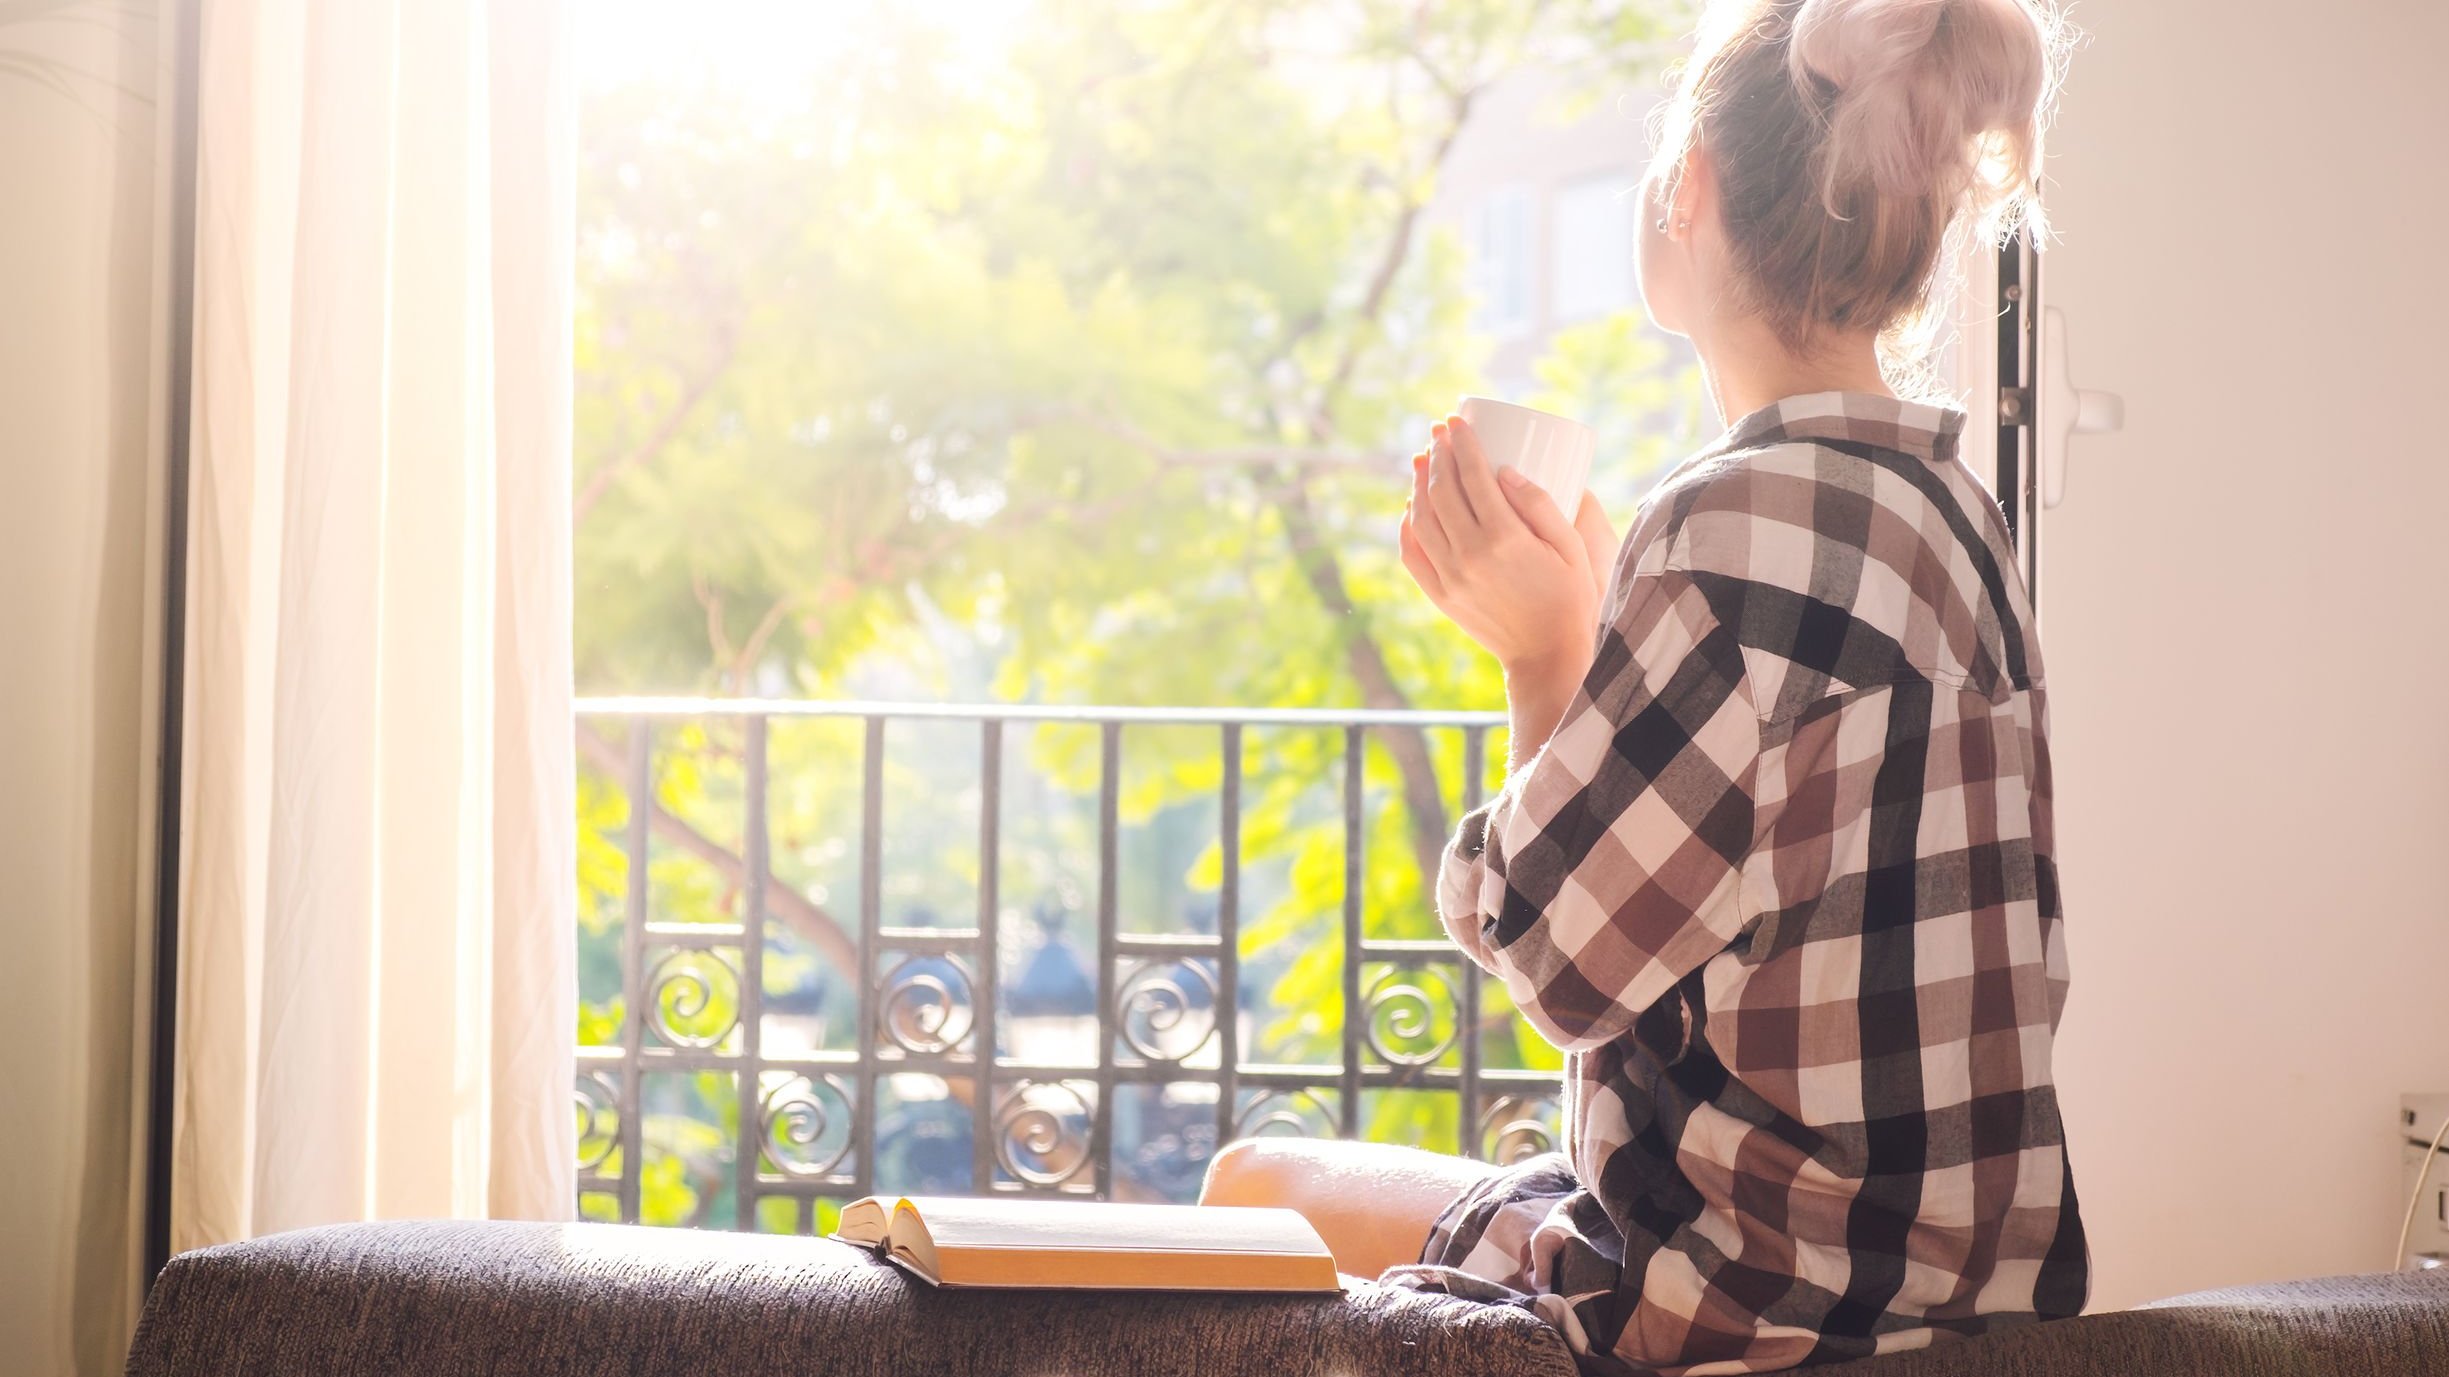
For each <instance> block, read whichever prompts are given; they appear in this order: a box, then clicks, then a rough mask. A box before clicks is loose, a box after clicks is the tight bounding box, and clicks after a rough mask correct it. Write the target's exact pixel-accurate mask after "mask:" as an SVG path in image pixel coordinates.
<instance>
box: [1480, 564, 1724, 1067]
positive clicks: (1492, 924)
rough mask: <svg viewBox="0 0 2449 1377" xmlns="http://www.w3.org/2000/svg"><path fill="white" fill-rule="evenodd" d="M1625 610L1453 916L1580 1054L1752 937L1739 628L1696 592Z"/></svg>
mask: <svg viewBox="0 0 2449 1377" xmlns="http://www.w3.org/2000/svg"><path fill="white" fill-rule="evenodd" d="M1618 592H1619V594H1620V596H1619V597H1618V598H1616V599H1613V600H1611V601H1612V602H1613V604H1614V612H1613V615H1612V616H1611V617H1610V618H1609V620H1608V623H1607V625H1605V626H1604V627H1603V628H1601V630H1600V632H1599V637H1598V651H1597V655H1596V658H1595V659H1594V661H1593V662H1592V664H1591V667H1590V673H1589V676H1588V677H1587V678H1586V679H1585V680H1584V681H1583V683H1582V687H1581V689H1580V690H1579V691H1578V692H1577V693H1576V694H1575V695H1574V699H1573V702H1572V703H1571V705H1570V706H1568V707H1567V708H1566V710H1565V715H1564V718H1563V720H1562V721H1560V722H1559V723H1558V724H1557V727H1556V731H1555V733H1554V734H1553V735H1552V736H1551V737H1550V738H1549V739H1548V743H1547V745H1546V746H1544V747H1543V748H1541V749H1540V751H1539V752H1538V753H1537V754H1536V755H1534V756H1533V757H1532V758H1531V759H1530V761H1528V762H1527V763H1526V764H1524V765H1523V766H1522V767H1520V768H1519V769H1517V770H1516V771H1515V772H1514V774H1513V776H1512V777H1511V778H1510V779H1508V780H1507V781H1506V783H1505V787H1504V788H1503V789H1501V790H1499V791H1498V793H1497V795H1496V797H1495V798H1493V799H1492V800H1490V801H1489V803H1488V804H1487V806H1485V807H1483V808H1481V809H1479V810H1478V811H1477V812H1474V813H1472V814H1470V815H1469V816H1467V817H1465V818H1464V819H1463V821H1462V825H1461V827H1460V828H1459V829H1457V831H1456V833H1455V836H1454V839H1453V841H1452V842H1451V843H1449V844H1448V846H1447V848H1446V854H1445V858H1444V863H1443V866H1442V868H1441V871H1440V874H1439V877H1438V913H1439V916H1440V917H1441V918H1442V919H1443V920H1444V923H1445V927H1446V931H1447V932H1448V933H1450V934H1452V936H1453V938H1454V941H1455V942H1456V944H1457V945H1459V946H1460V947H1461V948H1462V950H1463V952H1464V953H1465V954H1466V955H1468V956H1469V957H1470V958H1471V959H1472V960H1474V961H1476V962H1478V963H1479V964H1480V965H1481V966H1483V967H1485V968H1486V969H1487V970H1488V971H1489V972H1490V973H1491V974H1494V975H1496V976H1498V977H1500V978H1502V979H1503V980H1504V982H1505V985H1506V988H1507V989H1508V990H1509V991H1510V992H1511V993H1512V995H1513V999H1514V1003H1515V1005H1516V1006H1517V1007H1519V1008H1520V1009H1521V1010H1522V1012H1523V1014H1524V1015H1525V1016H1526V1017H1528V1018H1529V1019H1530V1021H1531V1023H1532V1025H1533V1026H1534V1027H1536V1028H1538V1029H1539V1031H1540V1032H1541V1033H1542V1034H1544V1035H1545V1036H1546V1037H1547V1038H1548V1039H1549V1040H1550V1041H1552V1042H1554V1043H1555V1044H1556V1045H1557V1046H1559V1047H1562V1048H1564V1049H1566V1050H1567V1051H1577V1050H1586V1049H1588V1048H1591V1047H1596V1046H1598V1045H1601V1044H1603V1043H1606V1042H1608V1041H1610V1040H1612V1039H1614V1038H1616V1037H1617V1036H1619V1035H1621V1034H1622V1033H1623V1032H1624V1031H1625V1030H1626V1029H1627V1028H1629V1027H1630V1026H1631V1024H1632V1022H1633V1020H1634V1019H1635V1018H1636V1017H1637V1016H1638V1015H1640V1013H1641V1012H1642V1011H1643V1010H1645V1009H1647V1008H1649V1007H1650V1006H1651V1005H1652V1004H1654V1003H1656V1002H1657V1001H1658V1000H1659V999H1660V998H1661V997H1663V996H1664V995H1665V994H1666V993H1667V991H1668V990H1669V989H1671V988H1672V987H1673V986H1674V984H1675V982H1677V981H1678V980H1681V979H1682V978H1683V977H1684V976H1686V975H1687V974H1689V973H1691V972H1692V971H1693V970H1695V969H1698V968H1699V967H1700V965H1701V964H1702V963H1703V962H1705V961H1707V960H1708V959H1709V958H1710V957H1711V956H1714V955H1716V954H1717V953H1718V952H1720V951H1722V950H1724V949H1725V948H1726V946H1727V945H1728V944H1729V943H1731V942H1733V941H1734V940H1735V939H1736V938H1737V937H1739V936H1740V935H1741V930H1742V924H1743V917H1742V909H1743V905H1742V904H1741V903H1740V902H1739V901H1738V897H1737V893H1736V891H1737V888H1738V886H1739V885H1740V883H1741V875H1742V868H1743V863H1744V860H1745V857H1746V856H1747V855H1748V854H1749V853H1750V850H1751V847H1752V842H1753V838H1754V836H1755V835H1756V833H1755V820H1754V798H1755V785H1756V778H1757V767H1758V761H1759V756H1760V724H1759V716H1758V713H1757V712H1756V711H1755V708H1754V704H1753V700H1752V697H1751V694H1750V690H1749V687H1748V684H1747V681H1746V677H1745V668H1744V656H1743V650H1742V647H1741V646H1740V645H1739V644H1738V642H1737V640H1736V637H1735V635H1734V632H1733V631H1732V630H1731V629H1730V628H1728V627H1726V626H1724V625H1721V624H1720V622H1719V620H1718V618H1717V617H1716V616H1715V615H1714V614H1713V612H1712V610H1711V608H1710V605H1709V602H1708V600H1707V599H1706V598H1705V597H1704V596H1703V595H1702V593H1701V590H1700V589H1699V588H1698V587H1696V586H1695V585H1694V583H1693V581H1692V579H1691V578H1690V577H1689V576H1688V575H1686V574H1685V573H1683V572H1682V571H1680V570H1677V569H1673V568H1668V569H1662V570H1659V571H1656V572H1652V573H1644V574H1639V575H1636V576H1635V577H1633V578H1632V579H1631V580H1629V581H1628V582H1627V583H1626V584H1625V585H1624V586H1622V587H1621V588H1620V589H1619V590H1618Z"/></svg>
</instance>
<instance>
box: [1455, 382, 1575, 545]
mask: <svg viewBox="0 0 2449 1377" xmlns="http://www.w3.org/2000/svg"><path fill="white" fill-rule="evenodd" d="M1455 411H1456V413H1457V414H1458V415H1460V416H1461V417H1462V418H1463V420H1464V422H1465V423H1466V424H1468V425H1469V426H1470V427H1471V433H1472V434H1474V435H1477V436H1479V437H1480V448H1481V449H1482V450H1485V451H1486V452H1487V454H1488V464H1489V467H1491V468H1496V469H1503V468H1506V467H1508V466H1509V465H1510V466H1511V467H1513V468H1517V469H1520V470H1521V471H1522V476H1523V477H1525V478H1528V479H1530V480H1531V481H1532V482H1534V483H1537V484H1538V485H1539V486H1540V487H1542V488H1544V489H1546V490H1547V494H1548V496H1550V497H1552V498H1554V499H1556V510H1558V511H1560V512H1563V513H1564V514H1565V520H1567V521H1571V520H1572V519H1573V514H1574V513H1575V512H1576V511H1578V510H1580V509H1581V505H1582V489H1583V488H1585V487H1587V486H1589V484H1590V460H1591V456H1592V455H1593V454H1594V453H1595V452H1596V451H1597V449H1598V442H1599V441H1598V436H1597V434H1596V433H1594V432H1593V431H1592V430H1591V429H1590V427H1588V426H1586V425H1583V424H1582V423H1581V422H1579V421H1573V420H1567V419H1566V418H1564V417H1562V416H1556V415H1552V414H1550V413H1548V412H1545V411H1534V410H1532V409H1531V408H1529V407H1527V406H1516V405H1514V404H1513V403H1512V402H1500V401H1498V400H1497V399H1495V398H1494V397H1465V398H1463V404H1462V405H1461V406H1459V407H1457V408H1455Z"/></svg>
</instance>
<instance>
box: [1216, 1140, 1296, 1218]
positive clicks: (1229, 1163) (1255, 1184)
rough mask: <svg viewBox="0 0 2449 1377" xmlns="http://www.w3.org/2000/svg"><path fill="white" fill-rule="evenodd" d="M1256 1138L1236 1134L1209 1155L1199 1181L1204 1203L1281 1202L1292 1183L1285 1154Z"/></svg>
mask: <svg viewBox="0 0 2449 1377" xmlns="http://www.w3.org/2000/svg"><path fill="white" fill-rule="evenodd" d="M1269 1147H1270V1145H1269V1144H1266V1143H1263V1142H1260V1141H1259V1140H1258V1139H1255V1138H1236V1139H1234V1140H1233V1141H1232V1142H1230V1143H1227V1144H1225V1145H1224V1146H1223V1147H1220V1148H1218V1149H1216V1155H1215V1156H1214V1157H1211V1158H1209V1159H1208V1164H1207V1176H1206V1179H1204V1180H1203V1181H1201V1182H1200V1184H1199V1203H1200V1204H1202V1205H1281V1204H1284V1203H1285V1192H1286V1190H1287V1188H1288V1187H1289V1186H1290V1184H1291V1181H1290V1178H1289V1174H1288V1173H1287V1172H1286V1171H1285V1170H1284V1164H1283V1162H1282V1161H1281V1160H1279V1159H1280V1156H1281V1154H1278V1153H1273V1152H1270V1151H1269V1150H1268V1149H1269Z"/></svg>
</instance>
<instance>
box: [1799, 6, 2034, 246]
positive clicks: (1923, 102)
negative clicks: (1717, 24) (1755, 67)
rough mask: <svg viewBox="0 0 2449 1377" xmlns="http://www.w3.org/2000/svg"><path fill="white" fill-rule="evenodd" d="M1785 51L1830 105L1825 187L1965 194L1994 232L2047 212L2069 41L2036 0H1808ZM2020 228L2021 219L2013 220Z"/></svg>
mask: <svg viewBox="0 0 2449 1377" xmlns="http://www.w3.org/2000/svg"><path fill="white" fill-rule="evenodd" d="M1792 22H1793V29H1792V32H1793V39H1792V42H1791V43H1790V44H1789V46H1788V48H1787V61H1788V63H1789V65H1790V68H1791V70H1792V73H1793V76H1794V80H1795V83H1796V85H1797V86H1798V87H1799V88H1801V89H1802V91H1803V93H1804V95H1805V97H1806V98H1807V99H1810V100H1815V101H1817V102H1818V103H1819V105H1820V108H1821V109H1823V110H1824V111H1825V119H1826V121H1827V136H1826V138H1827V142H1826V144H1825V153H1824V157H1823V161H1822V164H1821V167H1820V172H1821V177H1822V182H1821V187H1820V191H1821V197H1822V199H1823V201H1824V202H1825V203H1826V204H1827V207H1828V209H1829V211H1830V213H1832V214H1837V215H1843V214H1846V213H1847V208H1846V207H1845V205H1844V204H1843V201H1844V200H1845V199H1847V197H1846V192H1847V191H1848V189H1853V188H1863V187H1865V186H1868V187H1870V188H1876V190H1877V191H1878V192H1879V193H1880V194H1881V195H1883V196H1917V197H1918V196H1935V197H1938V198H1940V199H1942V200H1953V199H1954V198H1956V197H1958V196H1963V197H1966V198H1967V200H1968V202H1969V204H1968V206H1967V208H1968V209H1970V210H1971V211H1972V212H1973V214H1974V217H1975V218H1976V220H1977V221H1979V222H1982V223H1983V224H1984V225H1985V226H1987V227H1988V228H1990V229H1992V230H1995V229H1997V228H1998V227H1999V226H1998V225H1997V221H1998V219H1999V218H2000V217H2001V214H2002V212H2005V213H2008V214H2010V215H2012V217H2013V218H2015V219H2017V220H2023V219H2026V218H2030V217H2034V216H2037V210H2038V201H2037V198H2036V197H2035V194H2034V193H2035V191H2036V189H2037V185H2038V182H2039V179H2040V157H2041V130H2042V128H2043V126H2044V124H2045V123H2046V120H2047V116H2048V106H2049V103H2050V101H2051V99H2052V97H2053V96H2054V94H2055V90H2056V86H2057V73H2058V69H2059V65H2060V56H2061V51H2062V45H2061V42H2060V25H2059V22H2058V20H2057V17H2056V15H2055V13H2054V12H2053V11H2052V10H2050V9H2048V8H2045V7H2044V6H2043V5H2041V4H2036V3H2034V0H1802V3H1801V4H1800V5H1799V6H1797V7H1796V8H1795V10H1794V12H1793V21H1792ZM2009 228H2012V226H2009Z"/></svg>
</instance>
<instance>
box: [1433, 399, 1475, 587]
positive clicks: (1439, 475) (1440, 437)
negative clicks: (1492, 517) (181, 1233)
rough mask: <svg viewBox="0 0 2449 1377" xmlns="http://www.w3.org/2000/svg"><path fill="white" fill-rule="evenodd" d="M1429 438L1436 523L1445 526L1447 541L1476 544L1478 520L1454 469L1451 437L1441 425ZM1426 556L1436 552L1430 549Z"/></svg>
mask: <svg viewBox="0 0 2449 1377" xmlns="http://www.w3.org/2000/svg"><path fill="white" fill-rule="evenodd" d="M1429 437H1430V438H1429V467H1428V505H1429V507H1430V509H1431V510H1433V511H1435V512H1436V513H1437V520H1438V524H1439V525H1440V526H1442V527H1444V530H1445V535H1446V538H1447V540H1448V541H1449V542H1452V543H1454V544H1464V543H1467V542H1473V541H1476V539H1477V536H1478V532H1479V527H1480V518H1479V516H1478V515H1477V514H1476V513H1474V512H1473V511H1472V509H1471V499H1470V498H1469V497H1467V496H1465V495H1464V492H1463V479H1462V474H1461V473H1459V472H1457V471H1456V468H1455V463H1456V460H1455V454H1454V442H1453V438H1452V435H1451V434H1450V433H1449V432H1448V431H1447V429H1446V427H1445V425H1444V424H1443V423H1442V422H1441V423H1439V424H1438V426H1437V427H1436V428H1435V429H1434V430H1432V431H1430V432H1429ZM1429 553H1430V554H1432V555H1434V554H1436V553H1438V552H1437V550H1436V548H1435V547H1434V546H1432V547H1431V548H1430V551H1429Z"/></svg>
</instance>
